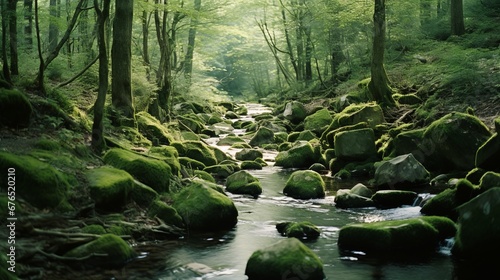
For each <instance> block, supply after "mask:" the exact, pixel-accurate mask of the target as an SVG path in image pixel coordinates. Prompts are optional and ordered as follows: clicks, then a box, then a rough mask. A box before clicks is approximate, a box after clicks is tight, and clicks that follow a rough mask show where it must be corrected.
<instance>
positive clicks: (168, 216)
mask: <svg viewBox="0 0 500 280" xmlns="http://www.w3.org/2000/svg"><path fill="white" fill-rule="evenodd" d="M148 216H149V217H151V218H154V217H158V218H159V219H161V220H162V221H163V222H165V224H167V225H173V226H177V227H181V228H182V227H184V223H183V221H182V218H181V216H179V214H178V213H177V211H176V210H175V209H174V208H173V207H171V206H169V205H167V204H166V203H165V202H163V201H161V200H155V201H153V203H151V205H150V206H149V209H148Z"/></svg>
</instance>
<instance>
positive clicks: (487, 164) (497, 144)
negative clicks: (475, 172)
mask: <svg viewBox="0 0 500 280" xmlns="http://www.w3.org/2000/svg"><path fill="white" fill-rule="evenodd" d="M499 159H500V135H499V134H498V132H497V133H495V134H493V136H491V137H490V138H489V139H488V140H487V141H486V142H485V143H484V144H483V145H481V147H479V149H478V150H477V153H476V167H479V168H482V169H484V170H490V171H496V172H500V164H499Z"/></svg>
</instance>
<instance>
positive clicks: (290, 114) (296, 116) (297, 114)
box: [283, 101, 307, 124]
mask: <svg viewBox="0 0 500 280" xmlns="http://www.w3.org/2000/svg"><path fill="white" fill-rule="evenodd" d="M283 116H284V117H285V119H287V120H289V121H291V122H292V123H294V124H298V123H300V122H302V121H303V120H304V119H305V118H306V117H307V110H306V107H305V106H304V104H303V103H301V102H298V101H291V102H288V103H287V104H286V105H285V108H284V111H283Z"/></svg>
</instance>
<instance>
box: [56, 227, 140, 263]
mask: <svg viewBox="0 0 500 280" xmlns="http://www.w3.org/2000/svg"><path fill="white" fill-rule="evenodd" d="M94 254H97V255H102V256H99V257H98V256H96V257H93V258H90V259H89V260H88V261H89V262H90V263H92V264H93V265H98V266H111V267H114V266H120V265H123V264H125V263H126V262H128V261H130V260H132V259H133V258H135V257H136V255H137V254H136V252H135V251H134V249H132V247H130V245H129V244H127V242H125V240H123V239H122V238H120V237H119V236H116V235H114V234H104V235H102V236H100V237H99V238H97V239H96V240H94V241H91V242H89V243H87V244H84V245H81V246H78V247H76V248H74V249H73V250H71V251H69V252H67V253H66V254H65V255H64V256H65V257H70V258H87V257H88V256H92V255H94Z"/></svg>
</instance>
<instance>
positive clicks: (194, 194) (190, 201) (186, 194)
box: [172, 180, 238, 230]
mask: <svg viewBox="0 0 500 280" xmlns="http://www.w3.org/2000/svg"><path fill="white" fill-rule="evenodd" d="M172 207H174V208H175V209H176V210H177V212H178V213H179V215H181V217H182V219H183V220H184V224H185V225H186V227H187V228H188V229H190V230H223V229H231V228H232V227H234V226H235V225H236V223H237V222H238V210H237V209H236V206H235V205H234V203H233V201H232V200H231V199H230V198H228V197H227V196H226V195H224V194H222V193H220V192H218V191H216V190H214V189H213V188H212V187H210V185H209V184H208V183H204V181H202V180H193V182H192V183H191V184H189V185H188V186H187V187H185V188H184V189H183V190H181V191H180V192H179V194H177V195H176V196H175V199H174V203H173V204H172Z"/></svg>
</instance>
